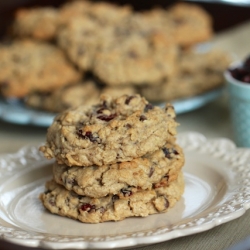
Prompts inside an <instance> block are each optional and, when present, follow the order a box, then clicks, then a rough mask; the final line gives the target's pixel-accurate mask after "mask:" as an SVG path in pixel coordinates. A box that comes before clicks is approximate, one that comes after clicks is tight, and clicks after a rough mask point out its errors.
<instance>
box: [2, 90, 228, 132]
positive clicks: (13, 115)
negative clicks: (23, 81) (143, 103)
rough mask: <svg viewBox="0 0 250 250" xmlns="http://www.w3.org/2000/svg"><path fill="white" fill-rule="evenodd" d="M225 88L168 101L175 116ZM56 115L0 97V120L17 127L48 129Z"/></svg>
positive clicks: (215, 96)
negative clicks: (26, 126)
mask: <svg viewBox="0 0 250 250" xmlns="http://www.w3.org/2000/svg"><path fill="white" fill-rule="evenodd" d="M224 90H225V87H219V88H216V89H212V90H209V91H207V92H205V93H203V94H199V95H196V96H192V97H187V98H182V99H176V100H172V101H169V102H170V103H172V104H173V106H174V108H175V112H176V114H177V115H179V114H182V113H186V112H190V111H193V110H196V109H198V108H200V107H202V106H204V105H206V104H207V103H209V102H212V101H213V100H215V99H217V98H218V97H219V96H221V95H222V94H223V92H224ZM155 105H158V106H161V107H163V106H165V102H164V103H155ZM56 115H57V113H52V112H47V111H43V110H38V109H37V110H36V109H32V108H29V107H26V106H25V105H24V104H23V103H22V102H21V101H19V100H18V99H15V98H13V99H9V100H7V99H4V98H3V97H0V119H1V120H3V121H5V122H9V123H13V124H19V125H33V126H38V127H48V126H50V125H51V123H52V122H53V119H54V118H55V116H56Z"/></svg>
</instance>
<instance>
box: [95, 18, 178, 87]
mask: <svg viewBox="0 0 250 250" xmlns="http://www.w3.org/2000/svg"><path fill="white" fill-rule="evenodd" d="M134 18H135V17H133V18H132V20H133V19H134ZM136 19H137V23H138V25H137V24H136V22H133V21H128V22H127V23H124V24H122V25H120V26H119V25H117V27H115V28H114V30H113V35H112V34H111V35H110V37H109V38H110V41H109V42H106V44H104V45H103V46H102V49H101V50H99V51H98V53H96V58H95V60H94V63H93V69H92V70H93V73H94V74H95V75H96V76H97V77H98V78H99V79H100V80H101V81H103V82H104V83H106V84H107V85H110V86H121V85H128V84H131V85H142V84H145V83H147V84H153V83H154V82H156V81H160V80H162V79H164V78H166V77H170V76H172V75H174V74H175V72H176V71H175V69H176V67H175V62H176V59H177V56H178V53H179V49H178V47H177V45H176V44H175V43H174V42H173V39H172V38H171V36H169V35H168V34H166V33H165V32H162V31H161V30H160V29H158V28H157V27H155V29H154V28H152V29H151V27H150V28H143V29H140V27H148V25H147V22H144V21H143V19H140V18H139V17H136ZM139 20H140V21H139ZM112 37H113V40H112V39H111V38H112Z"/></svg>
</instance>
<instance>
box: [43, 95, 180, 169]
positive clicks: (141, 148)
mask: <svg viewBox="0 0 250 250" xmlns="http://www.w3.org/2000/svg"><path fill="white" fill-rule="evenodd" d="M176 126H177V123H176V121H175V111H174V108H173V106H171V105H170V104H167V105H166V106H165V107H164V108H160V107H157V106H153V105H152V104H150V103H148V102H147V101H146V100H145V99H144V98H142V97H141V96H139V95H132V96H129V95H123V96H121V97H118V98H112V97H108V96H102V97H101V100H100V102H99V103H98V104H97V105H93V106H89V107H87V106H84V105H81V106H79V107H77V108H73V109H68V110H66V111H65V112H63V113H61V114H59V115H58V116H57V117H56V118H55V120H54V122H53V123H52V125H51V126H50V127H49V129H48V133H47V142H46V144H45V145H44V146H42V147H40V150H41V151H42V152H43V153H44V155H45V157H47V158H48V159H50V158H56V160H57V162H58V163H59V164H66V165H68V166H91V165H97V166H102V165H106V164H112V163H116V162H125V161H130V160H132V159H134V158H138V157H141V156H143V155H145V154H147V153H152V152H154V151H156V150H157V149H159V148H161V147H162V146H163V145H164V144H166V142H173V141H175V138H176V137H175V136H176Z"/></svg>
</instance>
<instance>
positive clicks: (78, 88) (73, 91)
mask: <svg viewBox="0 0 250 250" xmlns="http://www.w3.org/2000/svg"><path fill="white" fill-rule="evenodd" d="M99 95H100V90H99V89H98V88H97V86H96V84H95V83H94V82H93V81H91V80H86V81H83V82H80V83H77V84H74V85H69V86H65V87H62V88H59V89H56V90H54V91H53V92H51V93H39V92H33V93H30V94H28V96H26V98H25V104H26V105H27V106H28V107H32V108H35V109H41V110H46V111H49V112H62V111H64V110H65V109H68V108H72V107H77V106H79V105H92V104H94V103H97V102H98V100H99Z"/></svg>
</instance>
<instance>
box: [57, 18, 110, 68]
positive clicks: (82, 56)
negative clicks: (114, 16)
mask: <svg viewBox="0 0 250 250" xmlns="http://www.w3.org/2000/svg"><path fill="white" fill-rule="evenodd" d="M111 34H112V28H111V27H109V26H103V27H101V26H100V24H99V23H98V22H96V21H95V20H92V19H90V18H88V17H85V16H76V17H75V18H74V19H71V20H70V21H69V22H67V24H65V25H64V26H63V27H62V28H61V29H60V30H59V31H58V34H57V42H58V45H59V47H60V48H61V49H62V50H64V51H65V53H66V54H67V55H68V57H69V58H70V60H71V61H72V62H73V63H74V64H75V65H77V67H78V68H79V69H81V70H82V71H88V70H91V69H92V65H93V61H94V59H95V55H96V53H97V51H98V50H100V49H101V47H102V46H103V45H104V44H105V43H106V42H107V43H109V39H110V38H111V37H112V36H113V35H111Z"/></svg>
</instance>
